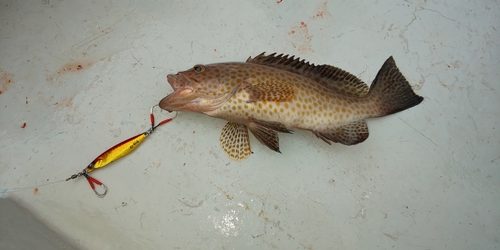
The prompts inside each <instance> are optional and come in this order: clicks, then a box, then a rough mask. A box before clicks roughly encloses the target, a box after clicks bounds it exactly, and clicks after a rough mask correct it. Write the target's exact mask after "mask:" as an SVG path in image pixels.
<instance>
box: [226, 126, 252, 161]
mask: <svg viewBox="0 0 500 250" xmlns="http://www.w3.org/2000/svg"><path fill="white" fill-rule="evenodd" d="M219 141H220V145H221V147H222V149H223V150H224V152H225V153H226V154H227V155H228V156H229V158H231V159H233V160H236V161H241V160H244V159H246V158H247V157H248V156H250V155H251V154H252V150H251V149H250V138H249V136H248V129H247V126H245V125H243V124H239V123H236V122H228V123H227V124H226V126H224V128H222V133H221V134H220V138H219Z"/></svg>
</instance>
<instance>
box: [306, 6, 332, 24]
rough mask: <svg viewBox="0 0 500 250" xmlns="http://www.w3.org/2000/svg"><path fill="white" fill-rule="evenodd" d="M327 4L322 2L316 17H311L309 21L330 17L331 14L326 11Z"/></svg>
mask: <svg viewBox="0 0 500 250" xmlns="http://www.w3.org/2000/svg"><path fill="white" fill-rule="evenodd" d="M327 5H328V2H324V3H322V4H321V6H320V7H319V10H318V13H316V15H314V16H312V17H311V19H313V20H314V19H318V18H325V17H332V14H330V12H329V11H328V7H327Z"/></svg>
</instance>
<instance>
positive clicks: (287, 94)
mask: <svg viewBox="0 0 500 250" xmlns="http://www.w3.org/2000/svg"><path fill="white" fill-rule="evenodd" d="M246 90H247V91H248V92H249V95H250V97H249V99H248V101H247V102H258V101H268V102H289V101H291V100H293V98H294V96H295V91H294V89H293V85H292V84H286V83H284V82H260V83H257V84H255V85H249V86H247V87H246Z"/></svg>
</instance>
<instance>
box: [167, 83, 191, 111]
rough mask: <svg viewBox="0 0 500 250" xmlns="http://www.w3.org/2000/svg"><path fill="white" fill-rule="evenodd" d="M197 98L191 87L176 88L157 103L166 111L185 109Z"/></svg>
mask: <svg viewBox="0 0 500 250" xmlns="http://www.w3.org/2000/svg"><path fill="white" fill-rule="evenodd" d="M196 98H197V95H196V94H194V92H193V89H192V88H180V89H176V90H175V91H174V92H173V93H171V94H169V95H167V96H166V97H164V98H163V99H161V101H160V103H159V104H158V105H159V106H160V108H161V109H164V110H166V111H168V112H172V111H182V110H186V106H187V105H188V104H190V103H191V102H192V101H193V100H195V99H196Z"/></svg>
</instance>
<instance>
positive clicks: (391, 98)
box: [367, 56, 424, 117]
mask: <svg viewBox="0 0 500 250" xmlns="http://www.w3.org/2000/svg"><path fill="white" fill-rule="evenodd" d="M367 97H368V98H371V99H372V100H373V101H374V102H375V105H376V107H377V108H378V110H379V112H378V116H379V117H380V116H386V115H390V114H394V113H397V112H399V111H403V110H405V109H409V108H411V107H414V106H416V105H418V104H420V103H421V102H422V100H423V99H424V98H423V97H421V96H418V95H417V94H415V92H413V89H412V88H411V86H410V84H409V83H408V81H407V80H406V78H405V77H404V76H403V74H402V73H401V72H400V71H399V69H398V67H397V66H396V62H395V61H394V58H392V56H391V57H389V58H388V59H387V60H386V61H385V63H384V64H383V65H382V68H380V70H379V72H378V74H377V76H376V77H375V80H373V83H372V85H371V87H370V92H368V95H367Z"/></svg>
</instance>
